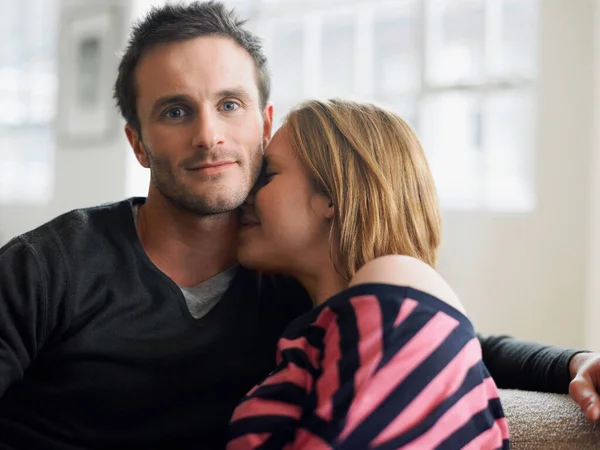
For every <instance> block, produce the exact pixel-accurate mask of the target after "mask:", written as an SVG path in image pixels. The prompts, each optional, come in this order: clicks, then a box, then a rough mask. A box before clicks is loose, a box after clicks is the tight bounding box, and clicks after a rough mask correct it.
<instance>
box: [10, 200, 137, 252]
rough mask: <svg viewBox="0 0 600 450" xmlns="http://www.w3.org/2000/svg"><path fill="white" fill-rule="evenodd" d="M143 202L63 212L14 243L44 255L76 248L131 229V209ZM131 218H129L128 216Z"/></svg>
mask: <svg viewBox="0 0 600 450" xmlns="http://www.w3.org/2000/svg"><path fill="white" fill-rule="evenodd" d="M141 201H143V199H138V198H129V199H126V200H122V201H119V202H111V203H104V204H101V205H97V206H92V207H87V208H78V209H73V210H71V211H68V212H66V213H63V214H61V215H59V216H57V217H55V218H54V219H52V220H50V221H48V222H46V223H44V224H42V225H40V226H38V227H37V228H35V229H33V230H31V231H28V232H26V233H23V234H21V235H20V236H17V237H16V238H15V239H13V241H14V240H19V241H21V242H24V243H25V244H27V245H28V246H31V247H32V248H33V249H35V250H36V251H37V252H41V253H46V252H49V251H50V252H51V251H52V250H57V246H60V247H63V246H65V247H78V246H82V245H85V244H86V243H90V242H91V240H96V239H98V238H102V237H103V236H108V235H110V234H112V233H115V232H120V231H122V230H123V229H124V228H126V227H127V224H128V220H129V221H130V222H131V226H133V225H132V224H133V212H132V208H133V205H134V204H136V202H141ZM127 214H129V215H131V218H129V217H127Z"/></svg>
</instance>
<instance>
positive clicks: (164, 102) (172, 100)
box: [152, 94, 190, 115]
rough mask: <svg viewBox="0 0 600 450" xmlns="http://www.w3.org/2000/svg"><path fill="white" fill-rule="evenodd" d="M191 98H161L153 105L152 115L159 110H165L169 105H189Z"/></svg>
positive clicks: (179, 95) (180, 96)
mask: <svg viewBox="0 0 600 450" xmlns="http://www.w3.org/2000/svg"><path fill="white" fill-rule="evenodd" d="M189 100H190V99H189V97H188V96H187V95H182V94H176V95H165V96H164V97H159V98H158V99H156V101H155V102H154V105H152V114H153V115H154V114H155V113H156V112H158V110H160V109H162V108H164V107H165V106H168V105H173V104H175V103H188V102H189Z"/></svg>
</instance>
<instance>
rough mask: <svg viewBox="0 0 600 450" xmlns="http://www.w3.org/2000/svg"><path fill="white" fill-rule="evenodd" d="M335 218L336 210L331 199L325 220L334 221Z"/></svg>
mask: <svg viewBox="0 0 600 450" xmlns="http://www.w3.org/2000/svg"><path fill="white" fill-rule="evenodd" d="M334 216H335V208H334V207H333V202H332V201H331V199H329V205H328V206H327V210H326V211H325V218H326V219H327V220H332V219H333V217H334Z"/></svg>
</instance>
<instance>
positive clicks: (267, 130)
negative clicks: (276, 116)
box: [262, 102, 273, 147]
mask: <svg viewBox="0 0 600 450" xmlns="http://www.w3.org/2000/svg"><path fill="white" fill-rule="evenodd" d="M272 134H273V103H271V102H267V104H266V105H265V109H264V110H263V140H262V143H263V147H266V146H267V144H268V143H269V141H270V140H271V137H272Z"/></svg>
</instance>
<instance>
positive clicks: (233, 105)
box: [223, 102, 239, 111]
mask: <svg viewBox="0 0 600 450" xmlns="http://www.w3.org/2000/svg"><path fill="white" fill-rule="evenodd" d="M238 107H239V105H238V104H237V103H236V102H225V103H223V109H224V110H225V111H235V110H236V109H237V108H238Z"/></svg>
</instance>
